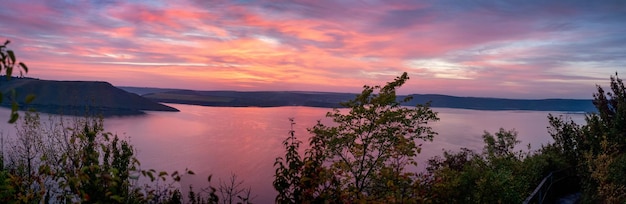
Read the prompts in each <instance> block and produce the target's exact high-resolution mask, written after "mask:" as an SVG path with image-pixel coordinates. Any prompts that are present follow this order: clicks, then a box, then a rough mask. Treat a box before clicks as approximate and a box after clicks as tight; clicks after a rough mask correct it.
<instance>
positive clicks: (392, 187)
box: [274, 73, 439, 203]
mask: <svg viewBox="0 0 626 204" xmlns="http://www.w3.org/2000/svg"><path fill="white" fill-rule="evenodd" d="M408 79H409V77H408V76H407V74H406V73H404V74H402V75H401V76H400V77H397V78H396V79H395V80H394V81H393V82H389V83H387V85H385V86H384V87H380V86H373V87H372V86H367V85H366V86H364V87H363V91H362V92H361V94H359V95H357V96H356V98H355V99H353V100H350V101H348V102H345V103H342V104H341V105H342V106H343V107H344V108H346V109H344V110H340V109H334V110H333V111H332V112H329V113H327V114H326V116H327V117H329V118H332V119H333V121H334V124H332V125H325V124H322V123H321V122H319V121H318V123H317V124H316V125H315V126H314V127H313V128H311V129H309V131H310V132H311V133H312V134H313V136H312V137H311V139H310V146H311V148H310V149H308V150H307V151H306V154H305V157H304V159H302V160H300V158H299V155H298V154H297V149H298V146H299V144H300V143H299V141H297V140H295V138H294V136H293V132H291V136H290V137H289V138H287V140H286V141H285V146H286V148H287V155H286V158H285V159H286V160H285V161H283V159H282V158H278V159H277V162H276V164H275V166H277V170H276V171H277V174H276V180H275V182H274V186H275V188H276V189H277V190H278V191H279V195H278V197H277V202H280V203H283V202H284V203H292V202H296V203H297V202H299V201H302V200H308V201H311V200H315V199H324V200H325V201H327V202H333V201H334V202H355V201H385V202H403V201H404V200H407V199H411V198H412V197H411V195H412V193H413V191H412V189H411V188H412V184H413V183H414V177H415V174H414V173H410V172H408V171H406V167H407V166H409V165H416V162H415V161H414V157H415V156H416V155H417V154H418V153H419V152H420V149H421V148H420V146H421V144H417V143H418V141H419V140H423V141H431V140H432V138H433V137H434V136H435V135H436V134H437V133H436V132H434V131H433V130H432V128H431V127H429V126H427V124H428V122H431V121H436V120H438V119H439V118H437V115H436V113H435V112H433V111H432V110H431V109H430V108H429V105H428V104H426V105H417V106H416V107H413V108H409V107H404V106H402V105H401V103H402V102H406V101H409V100H411V97H407V98H404V99H402V100H400V101H399V100H398V99H397V97H396V89H397V88H399V87H400V86H402V85H403V84H404V83H405V82H406V80H408ZM298 180H299V181H298ZM283 192H285V193H283Z"/></svg>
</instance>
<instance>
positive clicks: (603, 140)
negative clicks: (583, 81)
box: [549, 73, 626, 203]
mask: <svg viewBox="0 0 626 204" xmlns="http://www.w3.org/2000/svg"><path fill="white" fill-rule="evenodd" d="M610 81H611V83H610V90H609V91H608V92H607V91H605V90H604V88H602V87H601V86H597V92H596V93H594V94H593V98H594V99H593V104H594V106H595V107H596V109H597V112H595V113H589V114H587V115H586V117H585V121H586V124H585V125H580V126H579V125H577V124H575V123H574V122H572V121H571V120H569V121H567V120H563V119H561V118H556V117H553V116H550V117H549V118H550V125H551V127H549V128H550V130H551V133H550V134H551V135H552V137H553V138H554V140H555V142H554V146H556V147H557V149H559V150H560V152H561V154H562V155H564V157H565V158H566V159H567V160H568V161H569V163H571V164H572V165H573V166H575V167H576V168H577V173H578V175H579V176H580V177H581V188H582V192H583V201H584V202H608V203H622V202H624V201H626V196H625V195H626V173H625V172H626V151H625V148H626V88H625V86H624V83H623V81H622V79H620V78H619V76H618V75H617V73H615V76H611V77H610Z"/></svg>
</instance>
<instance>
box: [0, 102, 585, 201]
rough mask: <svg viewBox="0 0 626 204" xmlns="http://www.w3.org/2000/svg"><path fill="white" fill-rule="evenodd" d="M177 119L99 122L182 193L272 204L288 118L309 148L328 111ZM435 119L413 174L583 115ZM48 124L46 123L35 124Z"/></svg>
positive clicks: (197, 112) (192, 110) (539, 140)
mask: <svg viewBox="0 0 626 204" xmlns="http://www.w3.org/2000/svg"><path fill="white" fill-rule="evenodd" d="M167 105H170V106H172V107H174V108H177V109H179V110H180V112H148V113H147V114H145V115H140V116H125V117H110V118H106V119H105V130H106V131H109V132H112V133H114V134H117V135H118V136H121V137H122V138H127V139H128V140H130V141H131V143H132V144H133V145H134V147H135V148H136V153H137V154H136V155H137V158H138V159H139V161H140V162H141V167H142V168H143V169H156V170H159V171H161V170H162V171H174V170H178V171H183V170H184V169H186V168H188V169H191V170H193V171H194V172H195V173H196V175H193V176H185V177H183V179H182V182H181V185H182V186H185V187H184V188H183V189H187V187H186V186H188V185H193V186H194V189H197V188H199V187H206V186H207V184H208V183H207V181H206V177H207V176H208V175H213V180H212V185H213V186H215V187H216V186H218V185H219V182H220V180H221V181H227V180H229V179H230V175H231V174H235V175H237V179H238V180H240V181H243V182H244V183H243V187H250V188H251V190H252V192H251V194H252V195H253V197H254V199H253V200H252V202H255V203H272V202H273V200H274V197H275V195H276V192H275V191H274V189H273V187H272V181H273V175H274V167H273V164H274V162H275V159H276V157H278V156H283V155H284V151H285V149H284V147H283V145H282V141H283V140H284V139H285V138H287V137H288V132H289V130H290V122H289V118H294V119H295V122H296V124H295V125H294V130H295V134H296V137H297V138H298V139H300V140H302V141H304V144H305V145H303V146H302V147H301V148H304V147H307V145H306V143H308V138H309V136H310V135H309V133H308V132H307V128H310V127H312V126H313V125H314V124H315V123H316V122H317V121H318V120H321V122H322V123H326V124H330V123H331V121H330V120H329V119H326V118H325V114H326V112H328V111H331V110H332V109H329V108H312V107H299V106H298V107H291V106H290V107H274V108H260V107H204V106H193V105H180V104H167ZM433 110H435V111H436V112H438V113H439V114H438V117H439V118H440V119H441V120H440V121H438V122H435V123H432V124H429V125H432V127H433V128H434V129H435V131H436V132H438V133H439V135H437V136H435V138H434V140H433V141H432V142H421V141H420V142H421V143H423V146H422V147H423V149H422V152H421V153H420V154H419V155H418V156H417V160H418V162H419V165H418V167H416V168H414V169H415V170H416V171H422V170H423V169H424V168H425V161H426V160H428V159H429V158H431V157H433V156H437V155H441V154H442V152H443V151H442V150H443V149H445V150H453V151H457V150H458V149H459V148H461V147H466V148H469V149H473V150H477V151H480V150H481V149H482V147H483V141H482V135H483V134H484V131H488V132H491V133H494V132H496V131H498V129H499V128H504V129H507V130H508V129H515V130H516V131H517V132H518V140H520V141H521V143H520V144H519V145H518V147H517V148H518V149H522V150H527V145H528V144H530V147H531V149H533V150H534V149H538V148H540V147H541V145H542V144H546V143H549V142H551V141H552V139H551V138H550V135H549V134H548V131H547V128H546V127H547V126H548V119H547V115H548V114H549V113H552V114H554V115H564V116H567V117H571V118H572V119H573V120H574V121H576V122H578V123H583V122H584V114H571V113H563V112H545V111H480V110H465V109H449V108H433ZM0 114H1V115H0V120H4V121H6V120H8V116H9V111H8V110H6V109H2V110H1V111H0ZM42 115H43V114H42ZM41 118H42V119H43V118H46V117H45V116H42V117H41ZM0 128H2V131H3V133H4V135H5V136H6V135H12V134H14V133H15V128H14V125H9V124H6V123H2V124H1V125H0Z"/></svg>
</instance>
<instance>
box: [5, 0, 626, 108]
mask: <svg viewBox="0 0 626 204" xmlns="http://www.w3.org/2000/svg"><path fill="white" fill-rule="evenodd" d="M5 39H9V40H11V41H12V42H11V44H10V45H9V47H10V48H11V49H13V50H14V51H15V52H16V53H17V56H18V60H19V61H23V62H25V63H26V64H27V65H28V66H29V68H30V69H31V70H30V72H29V73H28V75H27V76H30V77H37V78H42V79H54V80H97V81H108V82H110V83H112V84H113V85H116V86H142V87H163V88H186V89H198V90H241V91H252V90H303V91H331V92H358V91H360V90H361V88H362V86H363V85H364V84H371V85H376V84H384V83H385V82H386V81H390V80H392V79H393V78H394V77H395V76H398V75H400V74H401V73H402V72H408V73H409V77H411V79H410V80H409V81H408V82H407V84H406V85H405V86H404V87H403V88H402V89H401V90H400V92H401V93H403V94H406V93H438V94H450V95H457V96H484V97H507V98H591V94H592V92H593V91H594V88H595V84H600V85H606V84H607V83H608V81H609V80H608V79H609V76H610V75H612V74H615V72H619V73H620V74H622V76H626V1H619V0H616V1H587V0H584V1H583V0H581V1H543V0H541V1H540V0H537V1H532V0H531V1H500V0H492V1H483V0H433V1H368V0H363V1H315V0H311V1H283V0H274V1H270V0H260V1H254V0H236V1H208V0H196V1H193V0H188V1H186V0H183V1H166V0H143V1H142V0H128V1H123V0H91V1H89V0H85V1H74V0H2V3H1V7H0V40H1V41H4V40H5ZM622 78H624V77H622Z"/></svg>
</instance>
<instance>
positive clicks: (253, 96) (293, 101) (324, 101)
mask: <svg viewBox="0 0 626 204" xmlns="http://www.w3.org/2000/svg"><path fill="white" fill-rule="evenodd" d="M120 88H122V89H125V90H127V91H134V92H136V93H141V94H143V95H142V96H143V97H146V98H148V99H151V100H153V101H157V102H165V103H180V104H191V105H202V106H227V107H246V106H259V107H275V106H309V107H330V108H335V107H340V105H339V103H341V102H345V101H348V100H350V99H353V98H354V96H356V94H354V93H328V92H303V91H255V92H239V91H192V90H181V89H174V90H173V89H158V88H138V87H120ZM411 96H412V97H413V100H411V101H409V102H408V103H405V104H404V105H410V106H414V105H416V104H424V103H426V102H429V101H430V102H431V105H432V107H442V108H460V109H474V110H535V111H568V112H593V111H595V107H594V106H593V104H592V102H591V100H585V99H539V100H535V99H502V98H479V97H457V96H447V95H436V94H412V95H411ZM403 97H406V96H400V98H403Z"/></svg>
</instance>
